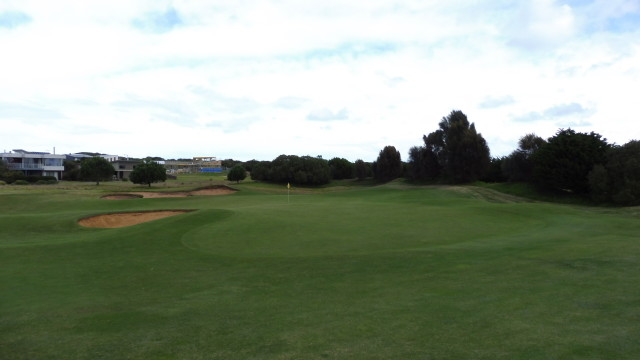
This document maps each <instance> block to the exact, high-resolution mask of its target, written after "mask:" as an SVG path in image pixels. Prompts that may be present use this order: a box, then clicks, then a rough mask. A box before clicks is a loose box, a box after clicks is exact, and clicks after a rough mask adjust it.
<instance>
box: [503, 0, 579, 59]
mask: <svg viewBox="0 0 640 360" xmlns="http://www.w3.org/2000/svg"><path fill="white" fill-rule="evenodd" d="M522 3H523V4H524V5H523V6H522V7H521V8H520V10H519V13H518V15H517V16H516V17H515V18H514V20H513V22H512V23H511V24H510V26H509V29H508V31H507V33H508V34H511V38H510V40H509V44H511V45H514V46H517V47H521V48H525V49H528V50H538V49H545V48H548V47H553V46H557V45H560V44H562V43H563V42H564V41H566V40H567V39H570V38H571V37H573V36H574V34H575V32H576V30H577V22H576V17H575V14H574V11H573V9H572V8H571V6H569V5H567V4H559V3H557V2H556V0H529V1H523V2H522Z"/></svg>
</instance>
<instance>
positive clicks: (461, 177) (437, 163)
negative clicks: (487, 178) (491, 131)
mask: <svg viewBox="0 0 640 360" xmlns="http://www.w3.org/2000/svg"><path fill="white" fill-rule="evenodd" d="M439 127H440V129H438V130H436V131H434V132H432V133H430V134H429V135H424V136H423V137H422V140H423V141H424V145H423V146H422V147H415V148H412V149H411V150H410V152H409V155H410V161H409V169H410V171H411V173H412V177H413V178H415V179H436V178H439V177H445V178H446V179H447V180H449V181H452V182H455V183H462V182H469V181H474V180H477V179H479V178H480V177H482V176H483V175H485V174H486V172H487V168H488V166H489V163H490V156H489V147H488V146H487V142H486V141H485V139H484V138H483V137H482V135H481V134H479V133H478V132H477V131H476V127H475V124H473V123H469V120H468V119H467V116H466V115H465V114H464V113H462V111H459V110H454V111H452V112H451V113H450V114H449V115H448V116H446V117H443V118H442V120H441V121H440V123H439Z"/></svg>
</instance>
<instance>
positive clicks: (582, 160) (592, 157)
mask: <svg viewBox="0 0 640 360" xmlns="http://www.w3.org/2000/svg"><path fill="white" fill-rule="evenodd" d="M606 140H607V139H603V138H602V136H601V135H599V134H596V133H594V132H591V133H588V134H586V133H578V132H576V131H575V130H572V129H566V130H565V129H560V130H559V131H558V132H557V133H556V135H555V136H553V137H551V138H549V140H548V141H547V143H546V144H544V145H542V146H541V147H540V149H538V150H537V151H536V152H535V153H534V154H533V156H532V160H533V180H534V182H535V183H536V184H538V185H539V186H541V187H544V188H547V189H553V190H565V191H571V192H574V193H576V194H586V193H588V192H589V179H588V175H589V172H590V171H591V170H592V169H593V168H594V166H595V165H597V164H600V165H603V164H605V162H606V154H607V151H608V150H609V148H610V145H609V144H607V141H606Z"/></svg>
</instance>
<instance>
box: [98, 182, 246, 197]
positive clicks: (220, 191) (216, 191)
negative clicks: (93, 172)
mask: <svg viewBox="0 0 640 360" xmlns="http://www.w3.org/2000/svg"><path fill="white" fill-rule="evenodd" d="M234 192H236V190H234V189H232V188H230V187H228V186H224V185H220V186H214V187H206V188H202V189H196V190H192V191H163V192H160V191H154V192H151V191H148V192H147V191H137V192H131V193H122V194H109V195H105V196H103V197H102V198H103V199H107V200H125V199H138V198H176V197H187V196H213V195H227V194H233V193H234Z"/></svg>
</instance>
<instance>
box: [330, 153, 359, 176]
mask: <svg viewBox="0 0 640 360" xmlns="http://www.w3.org/2000/svg"><path fill="white" fill-rule="evenodd" d="M329 168H330V169H331V178H333V179H335V180H341V179H353V178H354V174H355V167H354V165H353V164H352V163H351V161H349V160H347V159H344V158H338V157H334V158H333V159H331V160H329Z"/></svg>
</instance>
